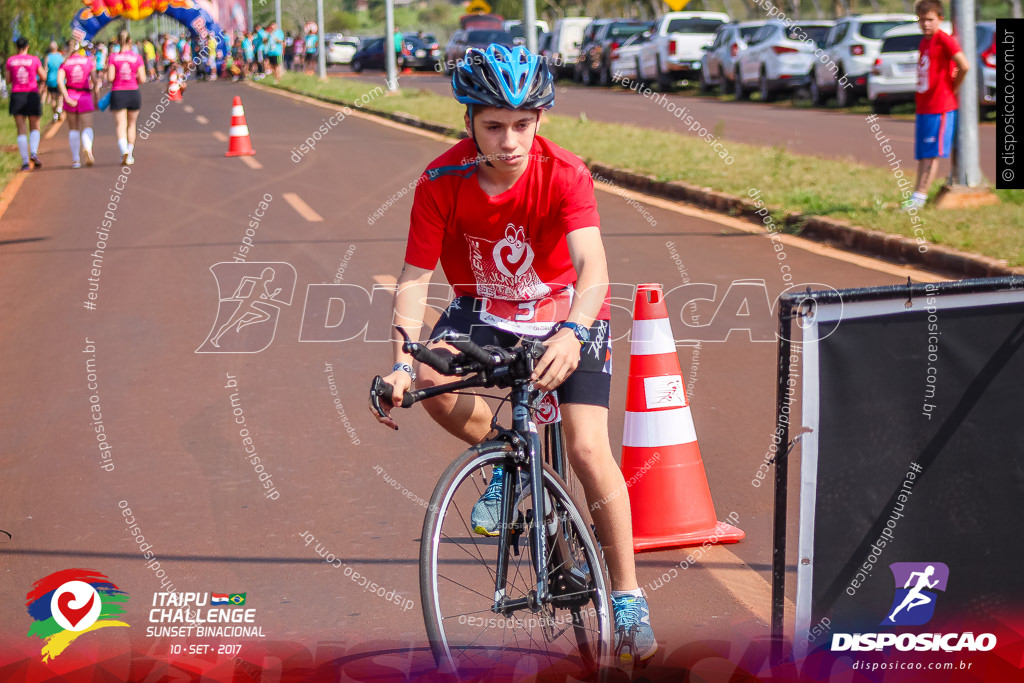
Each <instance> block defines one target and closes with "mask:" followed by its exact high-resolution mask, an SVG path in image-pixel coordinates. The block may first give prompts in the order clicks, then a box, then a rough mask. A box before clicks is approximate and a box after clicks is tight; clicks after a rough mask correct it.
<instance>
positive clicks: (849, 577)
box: [796, 291, 1024, 655]
mask: <svg viewBox="0 0 1024 683" xmlns="http://www.w3.org/2000/svg"><path fill="white" fill-rule="evenodd" d="M897 296H898V298H897ZM908 306H909V307H908ZM837 320H838V321H840V322H839V324H836V321H837ZM805 335H806V338H805V346H804V358H805V367H804V389H803V394H804V395H803V406H804V408H803V409H804V415H803V424H804V426H805V427H809V428H810V429H811V430H812V431H811V433H810V434H808V435H807V437H806V438H805V439H804V442H803V448H802V455H801V469H802V473H801V480H802V487H801V495H800V497H801V525H800V549H799V555H800V563H799V565H798V569H797V572H798V584H797V624H796V626H797V633H796V642H797V643H799V644H803V645H804V646H805V647H810V648H821V649H824V650H830V651H831V652H832V653H833V654H836V655H838V654H849V653H859V652H862V651H864V652H887V648H888V651H896V650H901V649H902V648H903V647H904V646H905V647H907V648H909V649H911V650H914V649H915V648H916V650H918V651H920V650H922V649H927V648H930V647H932V640H933V636H934V635H935V634H940V635H941V634H955V635H956V636H957V639H947V640H946V641H942V647H939V646H937V649H941V650H943V651H946V650H945V649H943V648H944V646H945V645H950V644H955V643H953V640H956V641H957V642H959V640H958V639H959V637H960V635H961V634H962V633H964V632H971V633H972V634H973V635H972V636H971V638H972V640H971V641H970V643H966V644H965V645H964V647H967V646H968V645H970V646H975V645H976V646H977V647H978V648H980V649H982V650H984V649H985V647H986V646H988V645H989V644H990V643H989V641H988V640H987V639H984V640H983V641H978V642H976V639H978V638H980V637H981V636H982V635H983V634H988V635H991V636H992V642H991V644H992V645H993V647H994V646H995V643H996V641H997V635H996V634H998V633H999V631H1000V622H1001V621H1002V620H1005V619H1019V618H1020V617H1024V582H1022V581H1021V580H1020V574H1021V567H1022V566H1024V546H1022V545H1021V544H1020V543H1019V542H1018V541H1017V539H1019V538H1021V537H1022V535H1024V514H1022V513H1024V415H1022V406H1024V292H1020V291H1011V292H989V293H982V294H956V295H948V296H940V295H938V294H937V292H931V293H929V295H927V296H924V297H912V298H911V300H910V301H908V299H907V296H905V295H904V296H899V295H898V294H894V296H893V297H892V298H891V299H889V300H878V301H867V302H862V303H852V304H851V303H850V302H849V301H847V302H846V303H845V304H841V305H821V306H819V307H818V310H817V313H816V319H815V320H814V322H813V324H811V325H810V326H809V327H807V328H806V329H805ZM921 634H930V635H929V636H928V639H927V643H925V642H924V641H918V640H915V639H916V638H918V637H919V636H920V635H921ZM865 637H866V638H867V639H865ZM880 637H881V638H882V640H881V642H882V643H883V645H882V646H881V647H878V643H879V638H880ZM950 638H952V636H950ZM890 640H892V642H890ZM799 649H800V648H799V646H798V651H799ZM968 649H969V648H968ZM972 651H973V650H972Z"/></svg>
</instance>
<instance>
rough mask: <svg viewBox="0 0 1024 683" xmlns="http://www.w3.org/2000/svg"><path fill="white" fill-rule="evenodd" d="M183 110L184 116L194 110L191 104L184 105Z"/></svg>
mask: <svg viewBox="0 0 1024 683" xmlns="http://www.w3.org/2000/svg"><path fill="white" fill-rule="evenodd" d="M184 109H185V113H186V114H191V113H192V112H194V111H195V108H194V107H193V106H192V105H191V104H186V105H185V107H184Z"/></svg>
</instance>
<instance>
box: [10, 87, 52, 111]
mask: <svg viewBox="0 0 1024 683" xmlns="http://www.w3.org/2000/svg"><path fill="white" fill-rule="evenodd" d="M7 111H8V112H9V113H10V115H11V116H42V115H43V104H42V101H41V100H40V99H39V93H38V92H36V91H35V90H31V91H29V92H12V93H11V99H10V101H9V102H8V105H7Z"/></svg>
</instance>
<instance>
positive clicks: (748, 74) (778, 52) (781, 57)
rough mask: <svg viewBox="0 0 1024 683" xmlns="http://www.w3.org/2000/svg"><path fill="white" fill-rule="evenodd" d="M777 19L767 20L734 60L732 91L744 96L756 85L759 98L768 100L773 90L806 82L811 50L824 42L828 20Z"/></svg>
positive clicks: (829, 23)
mask: <svg viewBox="0 0 1024 683" xmlns="http://www.w3.org/2000/svg"><path fill="white" fill-rule="evenodd" d="M787 24H788V22H787V23H783V22H782V21H780V20H778V19H772V20H770V21H768V23H766V24H765V25H764V26H762V27H761V30H760V31H758V32H757V33H756V34H755V35H754V37H753V38H751V39H750V44H749V45H748V46H747V49H746V51H744V52H743V53H742V54H741V55H740V56H739V59H738V60H737V62H736V71H735V73H734V76H733V94H735V95H736V99H737V100H743V99H746V98H747V95H748V94H749V93H750V91H751V90H753V89H754V88H757V90H758V92H759V93H760V94H761V101H762V102H770V101H771V100H772V99H774V98H775V95H776V93H778V92H782V91H786V90H793V89H795V88H797V87H800V86H802V85H806V84H807V81H808V74H810V72H811V64H813V63H814V51H815V50H816V49H818V48H819V47H821V46H822V45H824V44H825V37H826V36H827V35H828V32H829V29H830V28H832V22H831V21H813V20H812V21H798V22H796V23H794V24H792V25H787Z"/></svg>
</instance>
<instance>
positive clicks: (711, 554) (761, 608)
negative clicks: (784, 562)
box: [698, 545, 796, 624]
mask: <svg viewBox="0 0 1024 683" xmlns="http://www.w3.org/2000/svg"><path fill="white" fill-rule="evenodd" d="M698 563H700V564H706V565H709V566H704V567H702V569H704V571H706V572H707V573H708V574H709V575H710V576H711V578H712V579H714V580H715V581H716V582H717V583H718V584H719V585H720V586H722V588H724V589H725V590H727V591H729V593H731V594H732V596H733V597H734V598H736V600H737V601H739V603H740V604H741V605H743V606H744V607H745V608H746V609H747V610H748V611H749V612H751V613H752V614H753V615H754V616H755V617H757V618H758V619H760V620H761V621H763V622H764V623H765V624H770V623H771V622H772V585H771V584H770V583H769V582H768V581H767V580H765V578H764V577H763V576H761V574H760V573H759V572H757V571H755V570H753V569H751V568H750V567H748V566H747V563H746V562H744V561H743V560H741V559H740V558H739V556H738V555H736V553H734V552H733V551H731V550H729V548H727V547H726V546H724V545H713V546H710V547H709V548H707V551H706V552H705V554H704V556H703V557H701V558H700V559H699V560H698ZM737 570H741V571H737ZM743 570H745V571H743ZM783 611H784V613H785V619H786V621H787V622H792V621H793V619H794V618H795V616H796V605H794V604H793V601H792V600H790V599H789V598H786V604H785V608H784V610H783Z"/></svg>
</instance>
